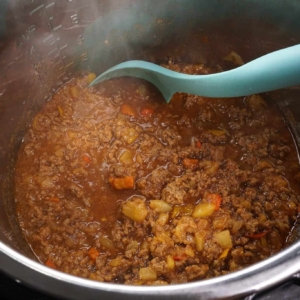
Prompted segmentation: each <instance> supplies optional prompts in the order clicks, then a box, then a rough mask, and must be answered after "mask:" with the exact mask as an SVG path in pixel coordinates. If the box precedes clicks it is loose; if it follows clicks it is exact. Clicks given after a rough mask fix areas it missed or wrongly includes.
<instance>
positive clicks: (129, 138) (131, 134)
mask: <svg viewBox="0 0 300 300" xmlns="http://www.w3.org/2000/svg"><path fill="white" fill-rule="evenodd" d="M138 137H139V134H138V132H137V131H135V130H134V129H133V128H128V129H126V130H125V131H124V132H123V139H124V141H125V142H127V143H128V144H132V143H133V142H134V141H135V140H136V139H137V138H138Z"/></svg>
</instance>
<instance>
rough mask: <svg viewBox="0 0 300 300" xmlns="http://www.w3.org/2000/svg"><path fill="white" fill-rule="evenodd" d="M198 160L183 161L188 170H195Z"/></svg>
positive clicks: (186, 159)
mask: <svg viewBox="0 0 300 300" xmlns="http://www.w3.org/2000/svg"><path fill="white" fill-rule="evenodd" d="M198 162H199V161H198V159H195V158H184V159H183V165H184V166H185V168H187V169H192V170H193V169H195V168H196V167H197V166H198Z"/></svg>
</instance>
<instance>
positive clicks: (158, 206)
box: [149, 200, 172, 213]
mask: <svg viewBox="0 0 300 300" xmlns="http://www.w3.org/2000/svg"><path fill="white" fill-rule="evenodd" d="M149 206H150V208H151V209H153V210H154V211H155V212H157V213H163V212H169V211H171V210H172V206H171V205H170V204H168V203H167V202H165V201H163V200H151V201H150V205H149Z"/></svg>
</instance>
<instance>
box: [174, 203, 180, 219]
mask: <svg viewBox="0 0 300 300" xmlns="http://www.w3.org/2000/svg"><path fill="white" fill-rule="evenodd" d="M180 210H181V207H180V206H179V205H175V206H174V209H173V212H172V218H176V217H177V216H179V214H180Z"/></svg>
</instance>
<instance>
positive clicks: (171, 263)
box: [167, 255, 175, 270]
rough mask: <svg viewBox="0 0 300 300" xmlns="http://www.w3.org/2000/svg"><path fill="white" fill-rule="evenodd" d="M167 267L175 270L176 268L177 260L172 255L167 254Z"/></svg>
mask: <svg viewBox="0 0 300 300" xmlns="http://www.w3.org/2000/svg"><path fill="white" fill-rule="evenodd" d="M167 268H168V269H169V270H173V269H174V268H175V261H174V259H173V257H172V256H171V255H167Z"/></svg>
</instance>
